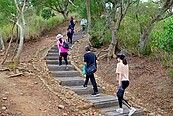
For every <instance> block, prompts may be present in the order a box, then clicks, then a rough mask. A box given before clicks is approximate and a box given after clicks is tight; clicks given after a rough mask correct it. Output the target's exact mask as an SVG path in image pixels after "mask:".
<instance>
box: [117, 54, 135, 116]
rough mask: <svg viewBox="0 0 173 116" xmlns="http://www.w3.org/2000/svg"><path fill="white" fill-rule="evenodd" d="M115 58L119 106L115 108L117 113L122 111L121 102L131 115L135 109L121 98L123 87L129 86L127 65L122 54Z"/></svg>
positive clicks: (129, 115)
mask: <svg viewBox="0 0 173 116" xmlns="http://www.w3.org/2000/svg"><path fill="white" fill-rule="evenodd" d="M117 60H118V63H117V68H116V73H117V77H118V87H119V88H118V92H117V97H118V101H119V108H118V109H116V111H117V112H119V113H123V108H122V104H124V105H125V106H127V108H128V109H129V114H128V116H131V115H132V114H133V113H134V112H135V111H136V109H135V108H133V107H131V106H130V105H129V103H128V102H127V101H126V100H125V99H124V98H123V96H124V92H125V89H126V88H127V87H128V86H129V66H128V64H127V61H126V59H125V56H124V55H123V54H119V55H117Z"/></svg>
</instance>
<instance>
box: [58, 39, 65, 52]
mask: <svg viewBox="0 0 173 116" xmlns="http://www.w3.org/2000/svg"><path fill="white" fill-rule="evenodd" d="M64 41H65V40H64V39H62V43H60V41H59V40H58V41H57V42H56V44H57V46H58V49H59V53H64V52H65V53H66V52H68V49H65V48H63V47H62V45H63V43H64Z"/></svg>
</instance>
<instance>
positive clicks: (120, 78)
mask: <svg viewBox="0 0 173 116" xmlns="http://www.w3.org/2000/svg"><path fill="white" fill-rule="evenodd" d="M121 80H122V74H119V78H118V86H119V87H120V86H121Z"/></svg>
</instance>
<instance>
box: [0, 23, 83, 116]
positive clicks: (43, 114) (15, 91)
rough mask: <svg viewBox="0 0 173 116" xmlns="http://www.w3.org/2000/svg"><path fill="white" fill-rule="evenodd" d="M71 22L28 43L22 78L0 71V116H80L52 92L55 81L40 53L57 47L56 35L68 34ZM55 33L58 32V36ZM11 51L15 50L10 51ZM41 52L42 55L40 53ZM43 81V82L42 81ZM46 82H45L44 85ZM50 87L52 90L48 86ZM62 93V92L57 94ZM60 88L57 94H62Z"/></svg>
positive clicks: (24, 55) (25, 50)
mask: <svg viewBox="0 0 173 116" xmlns="http://www.w3.org/2000/svg"><path fill="white" fill-rule="evenodd" d="M67 25H68V23H65V24H62V25H59V26H58V27H56V28H55V29H53V31H50V32H48V33H47V34H46V36H47V35H48V38H42V39H40V40H39V41H37V42H34V43H33V42H27V43H25V46H24V50H23V53H22V57H21V61H22V62H21V65H20V70H21V71H22V72H23V73H24V75H23V76H18V77H13V78H9V77H8V76H9V75H10V73H11V72H9V71H4V72H0V100H1V102H0V114H1V115H2V116H6V115H8V116H69V115H70V116H78V115H79V116H80V115H81V113H79V112H78V111H74V110H75V108H74V107H71V106H69V104H67V103H66V102H65V101H63V100H62V99H61V98H59V97H58V96H60V95H56V94H55V93H53V92H52V91H50V88H51V86H53V83H55V82H54V80H53V79H51V77H49V78H47V77H48V74H46V73H45V74H44V72H48V71H45V69H44V67H41V66H43V65H40V64H39V63H40V62H41V64H44V59H42V58H43V57H44V55H46V52H45V53H41V56H39V55H40V53H39V52H40V51H41V50H42V51H46V50H45V49H47V48H46V46H50V45H51V44H52V43H53V44H54V42H55V39H54V38H52V39H51V38H49V37H55V36H56V34H57V33H62V34H65V33H64V32H65V31H64V30H66V26H67ZM55 32H56V33H55ZM11 51H12V50H11ZM38 51H39V52H38ZM43 78H44V79H43ZM41 79H42V80H41ZM43 81H45V83H43ZM49 86H50V87H49ZM58 91H59V92H58ZM61 91H63V90H61V89H59V90H57V91H56V93H60V94H61Z"/></svg>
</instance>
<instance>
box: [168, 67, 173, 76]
mask: <svg viewBox="0 0 173 116" xmlns="http://www.w3.org/2000/svg"><path fill="white" fill-rule="evenodd" d="M168 74H169V76H170V77H171V78H173V69H171V68H169V69H168Z"/></svg>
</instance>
